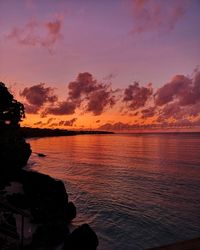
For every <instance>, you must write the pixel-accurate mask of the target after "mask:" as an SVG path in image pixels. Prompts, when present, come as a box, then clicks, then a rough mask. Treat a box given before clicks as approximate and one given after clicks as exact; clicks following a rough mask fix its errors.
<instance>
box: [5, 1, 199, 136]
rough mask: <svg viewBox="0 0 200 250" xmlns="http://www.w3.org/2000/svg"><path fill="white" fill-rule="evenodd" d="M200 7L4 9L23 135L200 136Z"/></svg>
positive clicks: (8, 69) (141, 4)
mask: <svg viewBox="0 0 200 250" xmlns="http://www.w3.org/2000/svg"><path fill="white" fill-rule="evenodd" d="M199 11H200V1H198V0H101V1H94V0H0V81H2V82H4V83H5V84H6V86H7V87H9V89H10V91H11V92H12V93H13V95H14V96H15V98H16V99H17V100H19V101H21V102H22V103H23V104H24V106H25V110H26V119H24V121H23V122H22V125H23V126H31V127H43V128H44V127H47V128H62V129H63V128H64V129H105V130H128V131H129V130H136V129H141V130H149V129H155V128H156V129H162V130H164V129H169V128H176V129H189V130H192V131H196V130H198V131H200V129H199V126H200V68H199V64H200V26H199V23H200V15H199Z"/></svg>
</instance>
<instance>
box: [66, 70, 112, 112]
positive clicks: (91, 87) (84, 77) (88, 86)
mask: <svg viewBox="0 0 200 250" xmlns="http://www.w3.org/2000/svg"><path fill="white" fill-rule="evenodd" d="M68 89H69V94H68V100H70V101H72V102H74V103H75V104H76V107H80V105H81V104H85V112H92V113H93V114H94V115H100V114H102V113H103V112H104V110H105V109H106V108H107V107H112V106H113V105H114V104H115V95H114V91H113V90H112V89H111V86H110V84H104V83H101V82H98V81H97V80H96V79H94V77H93V75H92V74H90V73H88V72H84V73H79V74H78V76H77V78H76V80H75V81H73V82H70V83H69V85H68Z"/></svg>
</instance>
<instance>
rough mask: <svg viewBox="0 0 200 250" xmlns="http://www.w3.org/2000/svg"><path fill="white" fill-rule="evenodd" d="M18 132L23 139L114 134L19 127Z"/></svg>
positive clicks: (96, 131) (95, 131)
mask: <svg viewBox="0 0 200 250" xmlns="http://www.w3.org/2000/svg"><path fill="white" fill-rule="evenodd" d="M20 132H21V134H22V136H23V137H24V138H35V137H53V136H56V137H57V136H75V135H93V134H114V132H109V131H101V130H99V131H98V130H77V131H75V130H62V129H48V128H29V127H21V128H20Z"/></svg>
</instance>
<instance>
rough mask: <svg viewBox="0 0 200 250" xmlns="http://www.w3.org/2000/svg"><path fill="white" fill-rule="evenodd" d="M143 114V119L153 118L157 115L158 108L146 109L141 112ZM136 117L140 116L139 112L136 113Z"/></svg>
mask: <svg viewBox="0 0 200 250" xmlns="http://www.w3.org/2000/svg"><path fill="white" fill-rule="evenodd" d="M141 113H142V119H145V118H148V117H153V116H154V115H155V114H156V107H155V106H154V107H148V108H146V109H143V110H141ZM135 115H136V116H137V115H138V112H136V113H135Z"/></svg>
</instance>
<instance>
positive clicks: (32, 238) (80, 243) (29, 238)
mask: <svg viewBox="0 0 200 250" xmlns="http://www.w3.org/2000/svg"><path fill="white" fill-rule="evenodd" d="M0 197H1V200H3V201H4V202H5V204H9V205H10V206H11V207H13V208H17V209H19V211H24V213H25V214H27V216H26V219H25V221H24V224H25V225H24V232H23V234H24V235H23V237H24V239H23V241H24V243H23V249H30V250H32V249H33V250H34V249H41V250H42V249H63V250H65V249H66V250H67V249H74V250H75V249H77V250H78V249H88V250H90V249H91V250H92V249H96V248H97V246H98V238H97V236H96V234H95V232H94V231H93V230H92V229H91V228H90V226H89V225H87V224H84V225H81V226H80V227H78V228H77V229H75V230H74V231H72V232H70V230H69V227H68V226H69V224H70V222H71V221H72V220H73V219H74V218H75V217H76V207H75V205H74V204H73V203H72V202H70V201H69V200H68V195H67V192H66V190H65V186H64V184H63V182H62V181H60V180H55V179H53V178H52V177H50V176H48V175H44V174H41V173H37V172H33V171H27V170H23V169H22V170H21V171H20V172H19V173H18V174H17V175H16V176H15V177H13V178H11V179H10V180H9V182H7V184H5V186H4V187H1V191H0ZM5 213H9V211H8V210H7V211H5ZM11 214H12V215H11V216H12V223H11V224H12V225H13V226H14V227H15V229H16V234H18V235H19V240H20V239H21V237H22V235H21V232H20V230H18V228H19V229H20V227H21V225H18V226H17V224H20V223H21V222H20V221H19V214H17V212H15V213H13V212H12V211H11ZM5 224H7V223H6V222H5ZM8 224H10V222H8ZM18 243H19V242H18ZM7 244H8V245H9V242H8V243H7ZM19 244H20V243H19ZM1 247H3V246H1ZM58 247H59V248H58ZM1 249H3V248H1Z"/></svg>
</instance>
